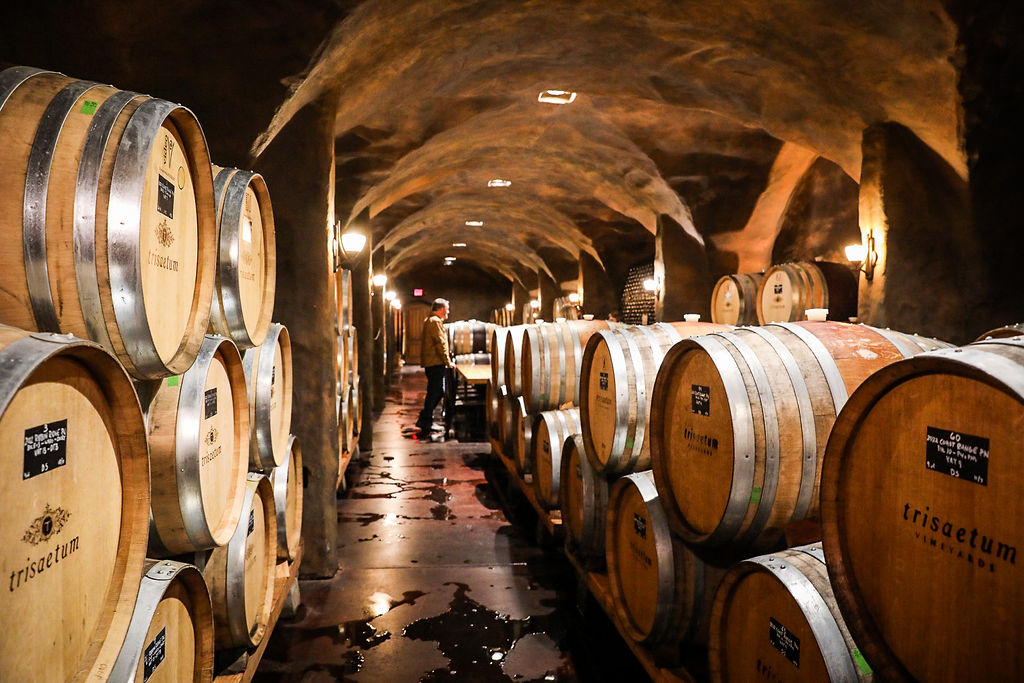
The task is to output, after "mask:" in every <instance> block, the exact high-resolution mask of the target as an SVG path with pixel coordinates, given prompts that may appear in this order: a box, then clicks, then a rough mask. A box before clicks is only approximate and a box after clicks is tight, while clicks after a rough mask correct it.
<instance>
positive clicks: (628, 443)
mask: <svg viewBox="0 0 1024 683" xmlns="http://www.w3.org/2000/svg"><path fill="white" fill-rule="evenodd" d="M727 329H730V327H729V326H728V325H716V324H714V323H700V322H693V323H687V322H676V323H655V324H654V325H622V326H618V327H615V328H613V329H610V330H601V331H599V332H598V333H596V334H594V335H593V336H592V337H591V338H590V340H589V341H588V342H587V346H586V348H585V349H584V351H583V360H582V362H581V363H580V402H579V406H580V420H581V422H582V423H583V440H584V443H586V452H587V455H588V456H589V457H591V458H592V460H591V465H593V467H594V469H596V470H597V471H598V472H604V473H609V474H627V473H629V472H634V471H640V470H647V469H650V468H651V457H650V451H651V448H650V444H649V440H648V438H647V433H648V422H649V420H650V416H651V404H650V401H649V400H648V396H649V395H650V393H651V391H652V390H653V388H654V380H655V378H657V376H658V368H659V367H661V361H662V359H663V358H664V356H665V353H666V352H667V351H668V350H669V349H670V348H671V347H672V345H673V344H675V343H676V342H678V341H681V340H682V339H684V338H686V337H692V336H694V335H699V334H709V333H711V332H718V331H721V330H727Z"/></svg>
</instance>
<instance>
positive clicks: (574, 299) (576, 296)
mask: <svg viewBox="0 0 1024 683" xmlns="http://www.w3.org/2000/svg"><path fill="white" fill-rule="evenodd" d="M579 302H580V293H579V292H569V303H571V304H578V303H579Z"/></svg>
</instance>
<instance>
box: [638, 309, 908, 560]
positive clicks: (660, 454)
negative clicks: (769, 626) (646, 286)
mask: <svg viewBox="0 0 1024 683" xmlns="http://www.w3.org/2000/svg"><path fill="white" fill-rule="evenodd" d="M905 351H906V352H910V349H909V348H907V349H901V348H900V347H898V346H897V345H896V344H895V343H894V342H892V341H890V339H889V338H888V337H885V336H883V335H882V334H880V333H879V332H878V331H876V330H874V329H872V328H870V327H868V326H866V325H850V324H845V323H834V322H818V323H811V322H803V323H778V324H773V325H765V326H763V327H749V328H740V329H736V330H735V331H733V332H722V333H715V334H711V335H706V336H703V337H694V338H692V339H689V340H684V341H682V342H680V343H679V344H676V345H675V346H674V347H672V349H671V350H670V351H669V352H668V353H667V354H666V356H665V360H664V362H663V363H662V366H661V370H660V371H659V373H658V379H657V381H656V383H655V387H654V395H653V398H652V405H653V408H652V410H651V465H652V467H653V469H654V474H655V477H656V480H657V483H658V490H659V492H660V493H661V497H662V505H664V506H665V511H666V513H667V514H668V517H669V521H670V523H671V524H672V528H673V530H674V531H675V532H676V533H678V534H679V535H680V536H681V537H682V538H683V539H684V540H685V541H686V542H687V543H690V544H694V545H701V546H708V547H726V546H727V547H728V548H729V550H730V551H733V552H737V553H738V552H741V551H742V552H747V551H748V550H750V549H753V550H764V549H770V548H771V547H772V546H774V544H775V543H776V542H777V541H778V540H779V538H780V537H781V536H782V532H783V528H784V526H785V525H787V524H789V523H791V522H796V521H800V520H803V519H806V518H814V517H816V516H817V514H818V484H819V479H820V474H821V456H822V454H823V453H824V450H825V442H826V440H827V439H828V435H829V430H830V429H831V427H832V423H833V422H834V421H835V416H836V415H837V414H838V412H839V410H840V409H841V408H842V406H843V404H844V403H845V402H846V399H847V396H848V395H849V394H850V392H852V391H853V390H854V389H856V388H857V386H858V385H860V383H861V382H863V381H864V380H865V379H866V378H867V377H868V376H869V375H870V374H871V373H873V372H875V371H876V370H879V369H881V368H883V367H884V366H886V365H888V364H889V363H893V362H895V361H897V360H900V359H901V358H903V357H904V356H903V354H904V352H905Z"/></svg>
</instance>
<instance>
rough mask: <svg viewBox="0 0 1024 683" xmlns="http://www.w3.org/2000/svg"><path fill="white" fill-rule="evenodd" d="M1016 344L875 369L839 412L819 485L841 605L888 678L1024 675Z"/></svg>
mask: <svg viewBox="0 0 1024 683" xmlns="http://www.w3.org/2000/svg"><path fill="white" fill-rule="evenodd" d="M1022 425H1024V338H1021V337H1015V338H1006V339H991V340H986V341H981V342H975V343H973V344H969V345H967V346H964V347H961V348H955V349H942V350H939V351H933V352H930V353H925V354H921V355H919V356H916V357H914V358H910V359H907V360H904V361H902V362H899V363H895V364H893V365H890V366H888V367H886V368H883V369H881V370H879V371H878V372H876V373H875V374H874V375H872V376H871V377H870V378H868V379H867V381H865V382H864V383H863V384H862V385H861V387H860V388H859V389H858V390H857V391H856V392H854V394H853V395H852V396H851V397H850V400H849V401H848V402H847V404H846V406H845V407H844V408H843V412H842V414H840V416H839V418H838V419H837V420H836V423H835V427H834V428H833V430H832V436H831V438H830V439H829V443H828V449H827V451H826V453H825V463H824V471H823V473H822V484H821V517H822V536H823V541H824V548H825V557H826V559H827V561H828V567H829V576H830V577H831V579H832V587H833V590H834V591H835V594H836V599H837V600H838V602H839V607H840V609H841V610H842V613H843V615H844V616H845V618H846V622H847V624H848V625H849V627H850V631H851V632H852V633H853V637H854V639H855V640H856V641H857V643H858V645H860V648H861V650H862V651H863V652H864V656H865V657H866V658H867V661H868V662H870V663H871V666H872V667H873V668H874V670H875V671H876V672H878V674H879V676H880V677H883V678H884V679H885V680H902V681H910V680H919V681H929V680H951V681H964V680H977V681H996V680H1001V681H1011V680H1022V679H1024V651H1022V650H1021V648H1020V647H1019V645H1020V643H1022V642H1024V613H1022V612H1021V610H1020V605H1021V604H1024V561H1022V562H1018V560H1022V558H1021V557H1018V549H1022V548H1024V526H1022V525H1021V523H1020V520H1021V519H1022V518H1024V517H1022V516H1024V496H1022V492H1024V468H1022V467H1021V447H1020V438H1021V426H1022Z"/></svg>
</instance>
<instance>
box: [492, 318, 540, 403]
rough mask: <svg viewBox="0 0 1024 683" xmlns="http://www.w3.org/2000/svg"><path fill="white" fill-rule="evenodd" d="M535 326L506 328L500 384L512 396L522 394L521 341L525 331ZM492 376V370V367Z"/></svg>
mask: <svg viewBox="0 0 1024 683" xmlns="http://www.w3.org/2000/svg"><path fill="white" fill-rule="evenodd" d="M531 327H535V325H514V326H512V327H510V328H508V333H507V334H506V336H505V357H504V360H503V363H502V368H501V369H502V370H503V371H504V376H503V377H502V379H503V380H504V381H503V382H502V383H503V384H504V385H505V386H507V387H508V388H509V392H510V393H511V394H512V395H513V396H520V395H522V393H523V374H522V368H521V367H520V366H521V365H522V358H523V339H524V338H525V336H526V331H527V330H528V329H530V328H531ZM491 367H492V375H493V368H494V366H493V365H492V366H491Z"/></svg>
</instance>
